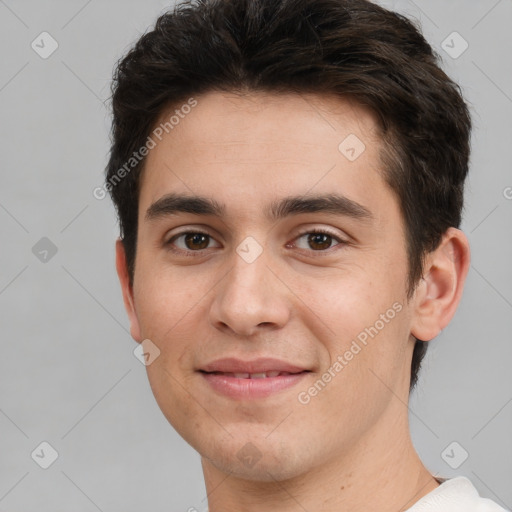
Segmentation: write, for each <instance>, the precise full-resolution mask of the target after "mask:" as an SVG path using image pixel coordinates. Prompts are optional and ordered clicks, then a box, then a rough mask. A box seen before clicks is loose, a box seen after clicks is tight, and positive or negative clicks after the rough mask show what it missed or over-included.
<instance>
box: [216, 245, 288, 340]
mask: <svg viewBox="0 0 512 512" xmlns="http://www.w3.org/2000/svg"><path fill="white" fill-rule="evenodd" d="M269 259H270V258H267V257H266V250H264V251H263V253H262V254H261V255H260V256H259V257H258V258H257V259H256V260H255V261H252V262H251V263H248V262H247V261H245V260H244V259H243V258H242V257H240V256H239V255H238V254H236V253H235V254H234V256H233V262H234V263H233V266H232V268H231V269H230V270H229V271H228V272H227V274H225V276H224V277H223V278H222V279H221V281H220V282H219V283H218V285H217V286H216V287H215V288H214V290H215V298H214V300H213V302H212V305H211V308H210V320H211V322H212V324H213V325H214V326H215V327H216V328H217V329H219V330H221V331H223V332H224V333H230V334H236V335H238V336H244V337H247V336H251V335H253V334H256V333H257V332H258V331H261V330H263V329H270V330H274V329H279V328H282V327H283V326H284V325H285V324H286V323H287V322H288V320H289V318H290V305H291V302H292V301H291V299H290V295H291V292H290V290H289V288H288V287H287V286H286V285H285V284H284V283H283V282H282V281H281V279H280V278H279V277H277V275H276V271H275V270H273V269H272V268H270V266H269V263H270V264H271V262H269Z"/></svg>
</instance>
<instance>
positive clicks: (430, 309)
mask: <svg viewBox="0 0 512 512" xmlns="http://www.w3.org/2000/svg"><path fill="white" fill-rule="evenodd" d="M469 261H470V250H469V242H468V239H467V238H466V235H465V234H464V233H463V232H462V231H461V230H459V229H456V228H453V227H451V228H448V229H447V230H446V232H445V234H444V235H443V238H442V240H441V243H440V245H439V247H438V248H437V249H436V250H435V251H432V252H431V253H429V254H428V255H427V257H426V258H425V265H424V271H423V277H422V278H421V281H420V282H419V284H418V285H417V287H416V290H415V293H414V299H413V300H414V303H415V304H414V311H413V318H412V327H411V334H413V335H414V336H415V337H416V338H417V339H419V340H422V341H429V340H431V339H433V338H435V337H436V336H437V335H438V334H439V333H440V332H441V330H442V329H444V328H445V327H446V326H447V325H448V324H449V323H450V320H451V319H452V317H453V315H454V314H455V311H456V309H457V306H458V304H459V302H460V299H461V297H462V290H463V288H464V281H465V280H466V276H467V273H468V270H469Z"/></svg>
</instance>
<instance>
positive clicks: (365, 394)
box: [106, 0, 503, 512]
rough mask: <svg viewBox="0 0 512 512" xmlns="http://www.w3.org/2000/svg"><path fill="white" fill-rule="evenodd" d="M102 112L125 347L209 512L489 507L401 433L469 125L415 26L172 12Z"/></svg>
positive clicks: (340, 1) (195, 9) (302, 2)
mask: <svg viewBox="0 0 512 512" xmlns="http://www.w3.org/2000/svg"><path fill="white" fill-rule="evenodd" d="M113 115H114V120H113V130H112V136H113V140H112V151H111V157H110V161H109V164H108V169H107V181H106V188H107V189H108V190H109V192H110V193H111V195H112V198H113V200H114V203H115V205H116V208H117V211H118V215H119V220H120V227H121V238H120V240H118V241H117V245H116V250H117V270H118V274H119V278H120V282H121V286H122V291H123V297H124V302H125V306H126V309H127V312H128V315H129V319H130V324H131V334H132V336H133V338H134V339H135V340H136V341H137V342H139V343H141V344H142V345H143V351H144V353H145V354H146V358H147V362H146V364H147V372H148V377H149V381H150V384H151V388H152V390H153V393H154V395H155V398H156V400H157V402H158V405H159V406H160V408H161V410H162V412H163V413H164V415H165V416H166V418H167V419H168V421H169V422H170V423H171V424H172V426H173V427H174V428H175V429H176V430H177V431H178V432H179V433H180V435H181V436H182V437H183V438H184V439H185V440H186V441H187V442H188V443H189V444H190V445H191V446H193V447H194V448H195V449H196V450H197V451H198V452H199V453H200V454H201V460H202V467H203V472H204V477H205V484H206V489H207V492H208V505H209V510H210V512H226V511H242V510H243V511H247V512H256V511H268V510H280V511H285V512H291V511H296V510H297V511H298V510H310V511H313V510H315V511H322V512H331V511H332V512H334V511H340V510H347V511H349V510H350V511H357V510H365V511H367V510H379V511H383V512H386V511H399V510H410V511H420V510H421V511H434V510H439V511H441V510H442V511H443V512H448V511H459V510H460V511H462V510H463V511H464V512H470V511H499V510H503V509H501V508H500V507H499V506H498V505H496V504H495V503H493V502H491V501H490V500H487V499H483V498H480V497H479V496H478V494H477V492H476V490H475V488H474V487H473V485H472V484H471V483H470V481H469V480H467V479H466V478H463V477H459V478H455V479H452V480H447V481H443V479H441V478H439V479H436V478H434V476H433V475H432V474H431V473H430V472H429V471H428V470H427V469H426V468H425V466H424V465H423V464H422V462H421V460H420V459H419V457H418V455H417V453H416V451H415V450H414V447H413V445H412V442H411V438H410V434H409V426H408V417H407V412H408V410H407V407H406V405H405V404H407V402H408V397H409V392H410V389H412V387H413V386H414V384H415V382H416V379H417V373H418V370H419V367H420V363H421V359H422V357H423V355H424V353H425V349H426V346H427V345H426V342H427V341H429V340H431V339H433V338H434V337H436V336H437V335H438V334H439V332H440V331H441V330H442V329H443V328H444V327H446V325H447V324H448V323H449V322H450V320H451V318H452V317H453V315H454V313H455V310H456V308H457V305H458V303H459V301H460V298H461V295H462V291H463V284H464V280H465V277H466V274H467V271H468V267H469V246H468V241H467V238H466V237H465V235H464V234H463V233H462V232H461V231H460V230H459V229H458V227H459V225H460V220H461V219H460V216H461V208H462V201H463V184H464V180H465V177H466V174H467V170H468V157H469V135H470V130H471V122H470V118H469V114H468V110H467V107H466V104H465V102H464V100H463V98H462V97H461V95H460V92H459V90H458V88H457V86H456V85H455V84H454V83H453V82H452V81H451V80H450V79H449V78H448V77H447V76H446V75H445V74H444V72H443V71H442V70H441V69H440V68H439V67H438V65H437V62H436V58H435V56H434V55H433V53H432V50H431V48H430V46H429V45H428V44H427V42H426V41H425V40H424V38H423V37H422V36H421V34H420V33H419V32H418V31H417V29H416V28H415V27H414V26H413V25H412V24H411V23H410V22H409V21H408V20H406V19H405V18H403V17H401V16H400V15H398V14H395V13H392V12H389V11H387V10H385V9H383V8H381V7H379V6H377V5H375V4H373V3H370V2H367V1H364V0H351V1H349V0H282V1H279V2H276V1H275V0H211V1H205V2H201V3H199V4H191V3H187V4H181V5H180V6H178V7H177V8H176V10H175V12H173V13H168V14H165V15H163V16H162V17H160V18H159V20H158V21H157V23H156V26H155V29H154V30H153V31H151V32H148V33H147V34H145V35H143V36H142V37H141V38H140V40H139V41H138V42H137V43H136V45H135V46H134V48H133V49H132V50H130V52H129V53H128V54H127V55H126V56H125V57H124V58H123V59H122V60H121V61H120V62H119V64H118V67H117V71H116V75H115V80H114V84H113Z"/></svg>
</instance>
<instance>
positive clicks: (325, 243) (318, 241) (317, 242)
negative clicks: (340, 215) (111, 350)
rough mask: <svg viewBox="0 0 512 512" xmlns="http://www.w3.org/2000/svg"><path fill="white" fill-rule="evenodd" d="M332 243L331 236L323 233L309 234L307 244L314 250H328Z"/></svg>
mask: <svg viewBox="0 0 512 512" xmlns="http://www.w3.org/2000/svg"><path fill="white" fill-rule="evenodd" d="M331 242H332V236H331V235H327V234H325V233H310V234H309V235H308V244H309V246H310V247H311V248H312V249H314V250H323V249H329V247H330V246H331Z"/></svg>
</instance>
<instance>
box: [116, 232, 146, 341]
mask: <svg viewBox="0 0 512 512" xmlns="http://www.w3.org/2000/svg"><path fill="white" fill-rule="evenodd" d="M116 269H117V275H118V277H119V283H120V284H121V291H122V293H123V301H124V307H125V309H126V312H127V314H128V319H129V320H130V334H131V336H132V338H133V339H134V340H135V341H137V342H138V343H140V342H141V341H142V336H141V332H140V325H139V319H138V317H137V312H136V309H135V301H134V299H133V287H132V284H131V283H130V277H129V274H128V266H127V264H126V253H125V250H124V245H123V242H122V240H120V239H118V240H117V241H116Z"/></svg>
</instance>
